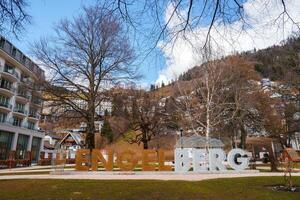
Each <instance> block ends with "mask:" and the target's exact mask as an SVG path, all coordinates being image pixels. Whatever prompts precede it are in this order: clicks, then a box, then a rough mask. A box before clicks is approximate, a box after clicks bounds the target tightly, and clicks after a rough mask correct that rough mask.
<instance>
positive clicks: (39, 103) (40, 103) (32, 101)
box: [31, 98, 42, 105]
mask: <svg viewBox="0 0 300 200" xmlns="http://www.w3.org/2000/svg"><path fill="white" fill-rule="evenodd" d="M31 103H34V104H37V105H42V100H40V99H36V98H31Z"/></svg>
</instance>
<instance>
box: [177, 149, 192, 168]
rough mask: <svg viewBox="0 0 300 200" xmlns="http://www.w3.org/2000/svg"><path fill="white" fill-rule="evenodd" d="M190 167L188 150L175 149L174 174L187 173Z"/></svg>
mask: <svg viewBox="0 0 300 200" xmlns="http://www.w3.org/2000/svg"><path fill="white" fill-rule="evenodd" d="M190 167H191V166H190V160H189V150H188V149H180V148H177V149H175V172H188V171H189V169H190Z"/></svg>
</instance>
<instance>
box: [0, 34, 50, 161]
mask: <svg viewBox="0 0 300 200" xmlns="http://www.w3.org/2000/svg"><path fill="white" fill-rule="evenodd" d="M44 78H45V75H44V71H43V70H42V69H41V68H39V67H38V66H37V65H36V64H35V63H34V62H33V61H32V60H30V59H29V58H28V57H27V56H26V55H24V54H23V53H22V52H21V51H20V50H18V49H17V48H16V47H15V46H13V45H12V44H11V43H10V42H9V41H8V40H6V39H5V38H4V37H2V36H1V35H0V161H5V160H8V159H9V160H14V159H15V160H22V159H28V157H29V159H30V160H31V162H33V163H34V162H37V161H38V159H39V154H40V152H41V150H42V149H43V138H44V133H42V132H40V131H39V130H38V122H39V118H40V115H39V113H40V109H41V108H42V100H41V95H42V94H41V90H40V87H39V85H38V83H37V82H38V80H41V79H44ZM26 157H27V158H26ZM4 163H5V162H4Z"/></svg>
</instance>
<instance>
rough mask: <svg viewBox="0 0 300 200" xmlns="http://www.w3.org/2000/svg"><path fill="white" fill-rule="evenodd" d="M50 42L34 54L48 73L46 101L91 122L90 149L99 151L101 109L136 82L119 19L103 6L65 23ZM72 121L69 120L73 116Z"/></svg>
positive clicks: (36, 46) (35, 48)
mask: <svg viewBox="0 0 300 200" xmlns="http://www.w3.org/2000/svg"><path fill="white" fill-rule="evenodd" d="M55 31H56V35H55V36H54V37H53V38H50V39H49V40H45V39H41V41H39V42H36V43H35V44H34V45H33V52H34V55H35V56H36V58H37V59H38V60H39V61H40V62H41V65H42V66H44V68H45V69H46V70H47V71H48V72H49V78H48V80H47V82H44V83H43V87H44V90H45V93H46V94H47V95H46V100H49V102H50V105H51V106H55V107H59V108H62V109H61V110H63V111H64V113H70V112H76V115H75V116H79V117H82V118H83V119H84V120H85V122H86V123H87V138H86V143H87V144H86V145H87V147H88V148H90V149H92V148H94V132H95V126H94V122H95V118H96V111H95V109H96V107H97V106H99V105H100V104H101V102H102V101H103V99H106V98H107V97H106V95H105V94H106V91H107V90H108V89H109V88H111V87H112V86H113V85H114V84H116V83H118V82H122V81H130V80H131V79H132V78H137V73H136V69H135V68H134V67H132V65H131V62H132V61H133V59H134V54H133V50H132V48H131V46H130V44H129V39H128V37H127V36H126V34H125V32H124V30H123V27H122V24H121V23H120V21H119V20H118V16H117V15H116V14H115V13H114V12H113V11H112V10H110V9H108V8H107V7H105V6H103V5H96V6H90V7H84V8H83V11H82V13H81V14H79V15H78V16H77V17H75V18H73V19H72V20H67V19H66V20H62V21H61V22H60V23H59V25H58V26H57V27H56V29H55ZM69 116H70V115H69Z"/></svg>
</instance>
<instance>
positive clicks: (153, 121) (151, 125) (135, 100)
mask: <svg viewBox="0 0 300 200" xmlns="http://www.w3.org/2000/svg"><path fill="white" fill-rule="evenodd" d="M131 116H132V117H131V125H130V126H131V129H132V130H134V131H135V132H136V135H135V136H133V137H132V138H129V140H128V141H129V143H137V144H140V143H143V147H144V149H148V148H149V142H150V141H151V140H153V139H154V137H158V136H159V135H161V134H164V133H165V132H166V130H167V128H168V127H169V126H170V124H171V121H170V119H169V118H170V116H169V115H168V113H167V112H166V110H165V104H164V103H163V102H161V101H159V100H158V99H155V98H153V97H151V96H150V95H149V94H148V93H146V92H144V91H134V92H133V96H132V109H131Z"/></svg>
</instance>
